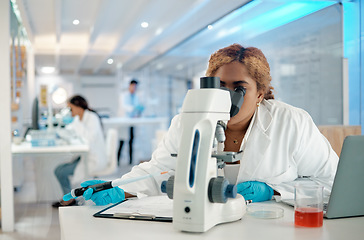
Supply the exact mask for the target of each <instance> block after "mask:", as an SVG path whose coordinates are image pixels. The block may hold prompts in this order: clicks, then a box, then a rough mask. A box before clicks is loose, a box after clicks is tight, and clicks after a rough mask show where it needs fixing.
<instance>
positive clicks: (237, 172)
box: [81, 44, 338, 205]
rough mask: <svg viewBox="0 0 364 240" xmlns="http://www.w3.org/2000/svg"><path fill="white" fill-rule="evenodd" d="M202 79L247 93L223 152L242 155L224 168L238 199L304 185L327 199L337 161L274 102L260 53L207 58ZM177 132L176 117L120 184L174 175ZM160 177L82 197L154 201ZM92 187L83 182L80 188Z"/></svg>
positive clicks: (305, 125)
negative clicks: (318, 186)
mask: <svg viewBox="0 0 364 240" xmlns="http://www.w3.org/2000/svg"><path fill="white" fill-rule="evenodd" d="M206 76H215V77H220V83H221V86H224V87H227V88H229V89H232V90H234V89H236V88H237V87H243V88H245V90H246V94H245V96H244V102H243V105H242V107H241V109H240V111H239V112H238V114H237V115H236V116H234V117H232V118H231V119H230V120H229V121H228V123H227V128H226V131H225V134H226V141H225V149H224V150H225V151H234V152H238V151H243V156H242V160H241V162H240V163H238V164H233V165H227V166H226V167H225V168H224V171H225V177H227V178H228V180H229V182H231V183H236V184H237V189H238V193H240V194H242V195H243V196H244V198H245V199H246V200H251V201H253V202H259V201H266V200H270V199H272V196H273V195H275V196H276V199H278V198H282V199H293V192H294V185H295V183H297V182H299V181H308V182H310V183H312V184H315V183H319V184H322V185H323V186H324V187H325V188H324V189H325V190H324V193H325V196H328V195H329V194H330V192H331V187H332V183H333V179H334V176H335V173H336V168H337V163H338V156H337V155H336V153H335V152H334V151H333V149H332V148H331V146H330V143H329V142H328V141H327V139H326V138H325V137H324V136H323V135H322V134H321V133H320V132H319V130H318V128H317V127H316V125H315V124H314V122H313V120H312V119H311V117H310V115H309V114H308V113H307V112H306V111H304V110H302V109H299V108H296V107H293V106H290V105H288V104H285V103H283V102H280V101H276V100H274V96H273V92H272V91H273V87H271V84H270V82H271V76H270V68H269V64H268V62H267V60H266V58H265V56H264V55H263V53H262V52H261V51H260V50H259V49H257V48H254V47H249V48H245V47H242V46H241V45H239V44H233V45H231V46H228V47H226V48H223V49H220V50H218V51H217V52H215V53H214V54H212V55H211V57H210V60H209V66H208V69H207V72H206ZM181 131H182V129H181V118H180V115H177V116H176V117H174V119H173V120H172V123H171V126H170V128H169V131H168V133H167V134H166V136H165V137H164V139H163V141H162V142H161V143H160V144H159V146H158V148H157V149H156V151H155V152H154V153H153V155H152V159H151V160H150V161H149V162H145V163H141V164H139V165H138V166H135V167H134V168H133V169H132V170H131V172H129V173H127V174H125V175H124V176H122V178H125V179H126V178H131V177H136V176H140V175H145V174H149V173H156V172H161V171H170V170H175V166H176V161H177V160H176V158H173V157H171V153H178V147H179V144H180V137H181ZM165 175H167V174H165ZM165 175H162V176H159V177H155V178H150V179H147V180H143V181H139V182H134V183H130V184H127V185H124V186H122V189H121V188H119V187H115V188H113V189H110V190H107V191H101V192H98V193H95V194H92V189H89V190H88V191H86V192H85V193H84V197H85V198H86V199H92V200H93V201H94V202H95V203H96V204H99V205H100V204H107V203H110V202H117V201H120V200H121V199H123V198H124V197H129V196H135V195H138V196H139V195H142V194H145V195H158V194H161V190H160V185H161V182H162V181H163V180H166V179H168V177H169V176H165ZM171 175H173V171H172V173H171ZM95 183H96V182H94V181H86V182H84V183H82V184H81V186H87V185H90V184H95ZM124 191H125V192H124ZM124 193H125V194H124ZM278 196H279V197H278Z"/></svg>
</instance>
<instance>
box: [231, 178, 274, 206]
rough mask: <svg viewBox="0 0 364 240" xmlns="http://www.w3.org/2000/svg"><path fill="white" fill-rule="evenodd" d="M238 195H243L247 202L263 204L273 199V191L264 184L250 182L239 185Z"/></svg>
mask: <svg viewBox="0 0 364 240" xmlns="http://www.w3.org/2000/svg"><path fill="white" fill-rule="evenodd" d="M237 189H238V193H239V194H241V195H242V196H243V197H244V198H245V200H251V201H252V202H263V201H268V200H271V199H272V196H273V193H274V191H273V189H272V188H271V187H269V186H268V185H267V184H266V183H264V182H258V181H248V182H242V183H239V184H238V185H237Z"/></svg>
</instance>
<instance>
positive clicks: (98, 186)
mask: <svg viewBox="0 0 364 240" xmlns="http://www.w3.org/2000/svg"><path fill="white" fill-rule="evenodd" d="M166 173H168V171H165V172H158V173H152V174H148V175H144V176H140V177H134V178H128V179H120V178H118V179H115V180H113V181H108V182H103V183H99V184H94V185H90V186H87V187H81V188H75V189H72V190H71V193H68V194H70V195H71V196H72V198H76V197H79V196H82V195H83V193H84V192H85V191H86V190H87V189H89V188H92V189H93V193H96V192H100V191H103V190H106V189H110V188H113V187H116V186H121V185H125V184H128V183H132V182H137V181H140V180H143V179H146V178H150V177H154V176H158V175H163V174H166ZM68 194H67V195H68Z"/></svg>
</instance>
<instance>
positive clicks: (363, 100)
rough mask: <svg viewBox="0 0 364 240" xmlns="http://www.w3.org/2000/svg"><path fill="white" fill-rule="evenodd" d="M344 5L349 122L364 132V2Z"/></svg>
mask: <svg viewBox="0 0 364 240" xmlns="http://www.w3.org/2000/svg"><path fill="white" fill-rule="evenodd" d="M343 5H344V57H345V58H347V59H348V65H349V124H350V125H361V128H362V134H364V96H363V95H364V94H363V93H364V82H363V81H364V75H363V72H362V71H361V69H362V68H363V67H364V65H363V64H364V61H363V60H364V49H363V47H362V46H364V45H363V43H364V39H363V40H361V39H360V36H362V35H363V34H364V15H362V13H364V3H363V1H361V0H355V1H352V2H345V3H343Z"/></svg>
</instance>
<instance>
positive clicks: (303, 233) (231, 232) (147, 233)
mask: <svg viewBox="0 0 364 240" xmlns="http://www.w3.org/2000/svg"><path fill="white" fill-rule="evenodd" d="M255 204H260V205H263V206H266V205H268V206H276V207H280V208H283V209H284V216H283V217H281V218H276V219H261V218H256V217H253V216H251V215H249V214H245V215H244V217H243V218H242V219H241V220H239V221H236V222H232V223H224V224H220V225H217V226H215V227H213V228H212V229H210V230H209V231H207V232H205V233H187V232H179V231H177V230H175V229H174V228H173V224H172V223H170V222H169V223H168V222H154V221H141V220H124V219H110V218H95V217H93V214H94V213H96V212H98V211H100V210H102V209H103V208H105V207H101V206H77V207H63V208H60V209H59V219H60V226H61V239H62V240H68V239H87V240H93V239H95V240H99V239H109V240H112V239H143V240H145V239H158V238H164V239H173V240H179V239H181V240H182V239H183V240H185V239H190V240H193V239H208V240H214V239H216V240H217V239H218V240H221V239H226V240H233V239H240V240H241V239H270V240H273V239H277V240H278V239H279V240H284V239H289V240H295V239H296V240H301V239H302V240H307V239H315V240H316V239H320V240H336V239H337V240H339V239H340V240H342V239H345V240H349V239H353V240H354V239H363V236H364V217H353V218H342V219H330V220H329V219H324V223H323V227H320V228H303V227H295V226H294V211H293V207H290V206H288V205H285V204H283V203H276V202H274V201H270V202H264V203H255ZM252 205H254V204H252ZM248 207H249V206H248Z"/></svg>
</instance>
